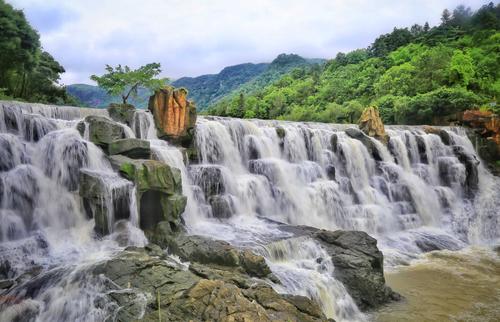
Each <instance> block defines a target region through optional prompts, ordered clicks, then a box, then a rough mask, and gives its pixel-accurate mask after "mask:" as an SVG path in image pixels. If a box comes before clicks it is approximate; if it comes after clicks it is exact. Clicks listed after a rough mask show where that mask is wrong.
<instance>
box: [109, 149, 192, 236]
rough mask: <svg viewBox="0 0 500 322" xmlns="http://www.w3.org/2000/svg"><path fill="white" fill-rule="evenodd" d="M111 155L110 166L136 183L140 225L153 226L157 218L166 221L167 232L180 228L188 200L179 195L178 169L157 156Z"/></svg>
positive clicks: (159, 220)
mask: <svg viewBox="0 0 500 322" xmlns="http://www.w3.org/2000/svg"><path fill="white" fill-rule="evenodd" d="M110 159H111V163H112V165H113V167H114V168H115V169H118V171H119V172H120V174H121V175H122V176H123V177H124V178H126V179H128V180H130V181H132V182H134V184H135V187H136V194H137V208H138V211H139V226H140V227H141V228H142V229H143V230H154V229H155V227H156V225H158V224H159V223H160V222H168V224H169V230H170V232H178V231H180V230H181V229H182V228H181V224H182V220H181V215H182V213H183V212H184V209H185V207H186V202H187V199H186V197H185V196H183V195H182V180H181V172H180V170H179V169H177V168H174V167H170V166H169V165H167V164H165V163H163V162H160V161H156V160H142V159H137V160H135V159H130V158H127V157H125V156H121V155H115V156H112V157H111V158H110Z"/></svg>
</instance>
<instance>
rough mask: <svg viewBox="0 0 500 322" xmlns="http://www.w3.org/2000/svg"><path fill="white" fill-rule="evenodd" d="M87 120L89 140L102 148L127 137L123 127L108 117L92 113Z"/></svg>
mask: <svg viewBox="0 0 500 322" xmlns="http://www.w3.org/2000/svg"><path fill="white" fill-rule="evenodd" d="M85 122H87V123H88V125H89V140H90V141H91V142H93V143H94V144H96V145H98V146H100V147H102V148H107V147H108V145H109V144H110V143H111V142H113V141H116V140H120V139H124V138H125V130H124V129H123V127H122V126H121V125H120V124H118V123H116V122H114V121H112V120H110V119H108V118H106V117H103V116H96V115H90V116H87V117H86V118H85Z"/></svg>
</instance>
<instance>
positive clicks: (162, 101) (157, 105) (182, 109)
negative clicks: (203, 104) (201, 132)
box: [148, 86, 196, 147]
mask: <svg viewBox="0 0 500 322" xmlns="http://www.w3.org/2000/svg"><path fill="white" fill-rule="evenodd" d="M186 96H187V91H186V90H185V89H183V88H178V89H174V88H173V87H170V86H166V87H165V88H163V89H161V90H159V91H157V92H155V94H154V95H153V96H151V97H150V98H149V105H148V108H149V110H150V111H151V112H152V113H153V116H154V119H155V123H156V128H157V130H158V136H159V137H160V138H162V139H166V140H168V141H171V142H173V143H179V144H181V145H183V146H186V147H187V146H189V145H190V143H191V141H192V139H193V131H194V127H195V124H196V107H195V106H194V104H193V103H192V102H190V101H188V100H187V98H186Z"/></svg>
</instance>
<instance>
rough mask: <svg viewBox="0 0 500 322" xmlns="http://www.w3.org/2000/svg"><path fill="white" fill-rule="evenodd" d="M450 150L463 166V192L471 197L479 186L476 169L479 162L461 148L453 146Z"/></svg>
mask: <svg viewBox="0 0 500 322" xmlns="http://www.w3.org/2000/svg"><path fill="white" fill-rule="evenodd" d="M452 148H453V153H454V154H455V156H456V157H457V158H458V160H459V161H460V162H461V163H462V164H463V165H464V166H465V192H466V194H467V195H468V196H469V197H472V196H474V194H475V192H476V191H477V189H478V184H479V175H478V169H477V167H478V165H479V160H478V159H477V158H476V156H475V155H474V154H472V153H469V152H468V151H466V150H465V149H464V147H463V146H460V145H454V146H453V147H452Z"/></svg>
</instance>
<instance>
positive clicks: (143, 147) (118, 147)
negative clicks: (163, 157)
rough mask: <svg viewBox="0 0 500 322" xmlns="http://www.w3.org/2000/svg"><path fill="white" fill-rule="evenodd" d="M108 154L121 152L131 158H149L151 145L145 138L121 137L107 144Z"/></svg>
mask: <svg viewBox="0 0 500 322" xmlns="http://www.w3.org/2000/svg"><path fill="white" fill-rule="evenodd" d="M108 154H109V155H115V154H122V155H125V156H127V157H129V158H132V159H149V158H150V157H151V146H150V143H149V141H147V140H141V139H134V138H129V139H121V140H116V141H113V142H111V143H110V144H109V145H108Z"/></svg>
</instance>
